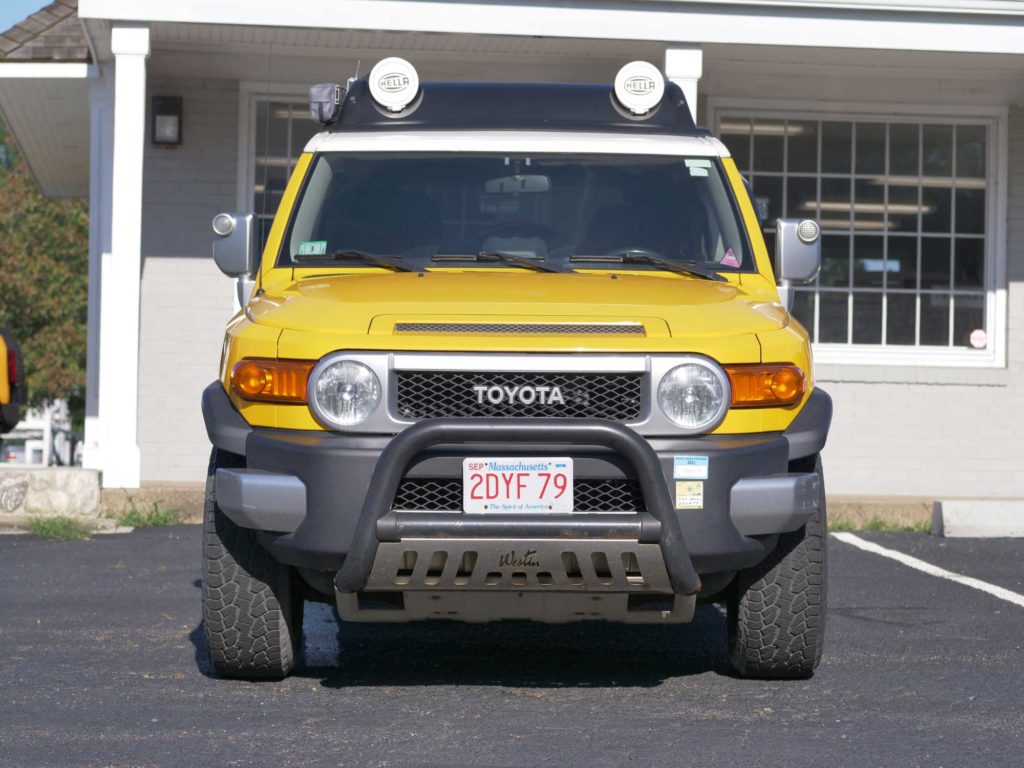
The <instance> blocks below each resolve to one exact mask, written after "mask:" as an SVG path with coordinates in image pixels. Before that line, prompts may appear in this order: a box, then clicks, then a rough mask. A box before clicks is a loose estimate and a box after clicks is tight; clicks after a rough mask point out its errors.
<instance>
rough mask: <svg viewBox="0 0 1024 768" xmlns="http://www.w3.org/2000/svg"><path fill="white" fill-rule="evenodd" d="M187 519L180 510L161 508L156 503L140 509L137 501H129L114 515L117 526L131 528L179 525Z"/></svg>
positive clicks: (130, 499)
mask: <svg viewBox="0 0 1024 768" xmlns="http://www.w3.org/2000/svg"><path fill="white" fill-rule="evenodd" d="M184 518H185V515H184V513H183V512H182V511H181V510H180V509H169V508H167V507H161V506H160V505H159V504H157V503H156V502H155V501H154V502H153V503H152V504H150V505H149V506H148V507H144V508H143V509H139V507H138V505H136V503H135V500H134V499H132V498H130V497H129V499H128V504H127V505H126V506H125V508H124V509H122V510H121V512H120V513H119V514H115V515H114V519H115V520H117V524H118V525H120V526H124V527H131V528H151V527H153V526H155V525H177V524H178V523H180V522H181V521H182V520H183V519H184Z"/></svg>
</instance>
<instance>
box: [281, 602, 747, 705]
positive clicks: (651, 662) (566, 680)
mask: <svg viewBox="0 0 1024 768" xmlns="http://www.w3.org/2000/svg"><path fill="white" fill-rule="evenodd" d="M309 607H310V606H308V605H307V609H308V608H309ZM324 608H326V607H324ZM331 613H332V614H333V612H331ZM309 618H313V617H309ZM315 622H316V619H314V620H313V622H310V621H309V619H307V622H306V626H307V627H308V628H309V629H312V630H313V632H312V633H311V634H312V636H311V637H309V638H308V639H307V641H306V643H305V644H304V649H303V650H304V653H303V657H302V663H301V666H300V668H299V669H298V670H297V671H296V674H298V675H301V676H304V677H319V678H320V679H321V684H322V685H324V686H325V687H328V688H344V687H350V686H389V685H402V686H431V685H464V686H466V685H468V686H474V685H479V686H509V687H516V686H524V687H531V688H606V687H619V686H623V687H638V686H639V687H649V686H657V685H660V684H661V683H662V682H664V681H665V680H666V679H668V678H673V677H682V676H687V675H697V674H702V673H705V672H715V673H719V674H731V669H730V667H729V663H728V658H727V656H726V639H725V637H726V626H725V617H724V616H723V615H722V613H721V612H720V611H719V610H718V608H717V607H715V606H703V607H701V608H699V609H698V611H697V615H696V617H695V619H694V622H693V623H692V624H689V625H681V626H624V625H619V624H606V623H601V622H592V623H586V624H566V625H547V624H534V623H530V622H500V623H493V624H459V623H449V622H441V621H438V622H422V623H418V624H404V625H402V624H395V625H387V624H348V623H346V624H340V625H337V627H336V635H335V644H334V645H333V646H332V647H328V646H327V645H326V644H325V645H324V646H322V647H316V643H317V638H316V635H315V632H316V630H315ZM311 624H313V626H311Z"/></svg>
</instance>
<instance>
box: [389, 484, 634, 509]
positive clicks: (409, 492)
mask: <svg viewBox="0 0 1024 768" xmlns="http://www.w3.org/2000/svg"><path fill="white" fill-rule="evenodd" d="M573 507H574V508H575V510H576V511H577V512H643V511H645V510H646V509H647V507H646V505H645V504H644V497H643V494H642V493H641V492H640V484H639V483H637V481H636V480H622V479H619V480H594V479H589V478H576V480H574V481H573ZM391 509H392V510H394V511H395V512H411V511H420V512H457V511H459V510H461V509H462V480H461V479H460V478H457V477H441V478H435V477H407V478H405V479H404V480H402V482H401V483H400V484H399V486H398V493H396V494H395V500H394V502H393V503H392V504H391Z"/></svg>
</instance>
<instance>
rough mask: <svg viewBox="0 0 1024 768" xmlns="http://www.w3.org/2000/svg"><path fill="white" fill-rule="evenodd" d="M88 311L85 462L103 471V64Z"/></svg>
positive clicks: (109, 81)
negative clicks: (101, 402) (101, 315)
mask: <svg viewBox="0 0 1024 768" xmlns="http://www.w3.org/2000/svg"><path fill="white" fill-rule="evenodd" d="M89 106H90V122H89V130H90V134H89V310H88V322H87V327H88V337H87V338H88V343H87V351H86V358H85V370H86V374H85V440H84V444H83V446H82V465H83V466H84V467H85V468H86V469H103V448H102V445H103V443H102V438H103V426H102V424H103V422H102V421H101V420H100V395H99V390H100V304H101V301H100V298H101V285H102V279H103V277H102V275H103V270H102V264H103V262H104V261H105V260H106V261H109V260H110V196H111V186H112V182H113V166H112V164H111V161H112V158H113V152H114V77H113V70H112V68H111V67H103V68H102V70H101V75H100V78H99V79H98V80H97V81H95V82H93V83H92V85H91V86H90V90H89Z"/></svg>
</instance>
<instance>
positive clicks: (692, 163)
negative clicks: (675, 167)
mask: <svg viewBox="0 0 1024 768" xmlns="http://www.w3.org/2000/svg"><path fill="white" fill-rule="evenodd" d="M683 162H685V163H686V167H687V168H710V167H711V161H710V160H707V159H706V158H703V157H688V158H686V160H684V161H683Z"/></svg>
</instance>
